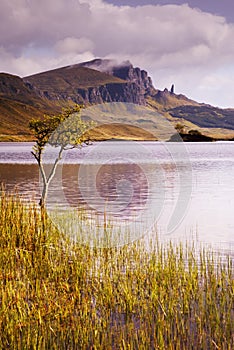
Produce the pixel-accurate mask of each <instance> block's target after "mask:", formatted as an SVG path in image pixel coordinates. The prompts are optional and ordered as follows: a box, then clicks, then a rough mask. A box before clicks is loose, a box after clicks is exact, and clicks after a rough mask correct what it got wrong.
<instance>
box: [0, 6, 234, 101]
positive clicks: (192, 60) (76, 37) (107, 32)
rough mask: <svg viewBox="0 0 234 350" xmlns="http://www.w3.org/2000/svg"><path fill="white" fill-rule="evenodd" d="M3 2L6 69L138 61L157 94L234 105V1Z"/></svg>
mask: <svg viewBox="0 0 234 350" xmlns="http://www.w3.org/2000/svg"><path fill="white" fill-rule="evenodd" d="M186 2H187V4H185V3H184V1H180V0H171V1H170V0H169V1H167V0H155V1H154V0H126V1H124V0H119V1H118V0H106V1H104V0H40V1H38V0H11V1H9V0H1V12H0V71H2V72H8V73H12V74H17V75H19V76H26V75H30V74H34V73H37V72H40V71H44V70H49V69H53V68H57V67H60V66H64V65H69V64H74V63H79V62H82V61H85V60H90V59H93V58H95V57H101V58H115V59H118V60H119V61H122V60H127V59H128V60H130V61H131V62H132V63H133V64H134V65H135V66H139V67H141V68H142V69H146V70H147V71H148V72H149V74H150V76H151V77H152V79H153V82H154V85H155V87H156V88H159V89H164V88H165V87H167V88H170V86H171V85H172V84H175V92H176V93H182V94H185V95H187V96H188V97H190V98H193V99H195V100H197V101H200V102H206V103H210V104H212V105H215V106H221V107H234V88H233V85H234V1H233V0H206V1H204V0H203V1H202V0H198V1H195V0H188V1H186Z"/></svg>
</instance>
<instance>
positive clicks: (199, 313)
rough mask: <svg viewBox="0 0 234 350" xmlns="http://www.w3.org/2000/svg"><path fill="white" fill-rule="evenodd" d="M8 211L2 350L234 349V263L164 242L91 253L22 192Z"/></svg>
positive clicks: (0, 275)
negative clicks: (61, 229) (51, 220)
mask: <svg viewBox="0 0 234 350" xmlns="http://www.w3.org/2000/svg"><path fill="white" fill-rule="evenodd" d="M0 207H1V208H0V213H1V214H0V215H1V220H0V232H1V233H0V348H1V349H40V350H43V349H66V350H67V349H134V350H135V349H144V350H145V349H186V350H188V349H222V350H225V349H229V350H231V349H233V348H234V339H233V323H234V310H233V295H234V283H233V266H232V263H231V259H230V258H228V257H227V259H226V260H225V261H224V260H222V261H221V259H219V257H218V256H217V255H216V254H212V253H211V252H210V251H204V250H201V251H200V253H197V251H195V249H194V248H193V247H192V246H183V245H182V244H181V245H176V246H175V245H172V244H170V243H169V244H164V245H163V244H160V243H158V242H157V244H154V245H152V247H151V248H146V247H145V246H144V243H143V242H141V241H138V242H135V243H132V244H131V245H127V246H124V247H119V248H118V247H116V248H108V249H107V248H102V249H98V248H89V247H87V246H85V245H78V244H75V243H73V242H71V241H69V238H68V237H67V236H66V235H65V234H62V233H60V232H58V231H57V229H56V227H54V226H53V224H52V223H51V222H50V221H49V219H48V218H47V217H46V214H43V213H41V212H40V210H38V208H37V206H36V205H33V204H31V205H27V206H26V205H25V203H24V202H23V201H22V200H21V199H20V198H19V197H17V196H16V195H15V194H14V195H9V194H8V195H7V194H5V193H4V192H3V193H2V195H1V199H0ZM86 227H87V226H86ZM90 234H91V232H90Z"/></svg>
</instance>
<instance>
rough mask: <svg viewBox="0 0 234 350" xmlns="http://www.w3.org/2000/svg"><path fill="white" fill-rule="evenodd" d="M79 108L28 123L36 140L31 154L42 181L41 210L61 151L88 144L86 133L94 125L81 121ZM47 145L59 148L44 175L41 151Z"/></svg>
mask: <svg viewBox="0 0 234 350" xmlns="http://www.w3.org/2000/svg"><path fill="white" fill-rule="evenodd" d="M81 108H82V106H76V107H74V108H72V109H65V110H63V112H62V113H61V114H58V115H55V116H48V115H45V116H44V118H43V119H32V120H31V121H30V122H29V128H30V130H31V131H32V132H33V134H34V136H35V138H36V144H35V146H34V147H33V150H32V152H31V153H32V155H33V156H34V158H35V159H36V161H37V163H38V166H39V170H40V174H41V177H42V181H43V190H42V194H41V198H40V201H39V205H40V206H41V208H44V206H45V203H46V199H47V194H48V189H49V184H50V182H51V180H52V178H53V176H54V175H55V171H56V168H57V165H58V163H59V161H60V159H61V158H62V153H63V151H64V150H67V149H71V148H76V147H82V145H83V144H89V142H90V139H89V137H88V133H87V131H88V129H90V128H91V127H93V126H94V125H95V124H94V122H92V121H91V122H86V121H83V120H82V119H81V116H80V111H81ZM47 144H48V145H50V146H53V147H59V152H58V156H57V157H56V159H55V161H54V163H53V166H52V168H51V170H50V172H49V174H48V175H46V172H45V168H44V165H43V162H42V155H43V151H44V150H45V146H46V145H47Z"/></svg>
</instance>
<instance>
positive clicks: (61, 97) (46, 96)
mask: <svg viewBox="0 0 234 350" xmlns="http://www.w3.org/2000/svg"><path fill="white" fill-rule="evenodd" d="M94 68H95V69H94ZM98 69H99V70H98ZM104 102H127V103H136V104H139V105H145V106H150V107H151V108H152V109H154V110H156V111H157V112H159V113H160V114H162V115H164V117H165V118H166V119H168V120H170V121H171V122H172V123H173V124H174V125H176V124H177V123H180V124H181V123H182V124H183V126H184V129H185V130H187V131H190V130H193V129H196V130H198V131H199V132H200V131H202V132H203V133H205V134H206V135H207V136H212V137H213V136H214V137H215V136H218V137H219V138H220V137H221V138H224V139H225V138H230V137H234V109H221V108H217V107H213V106H210V105H208V104H202V103H198V102H196V101H193V100H191V99H189V98H188V97H186V96H184V95H183V94H175V93H174V85H172V87H171V89H170V90H168V89H167V88H165V89H164V90H163V91H162V90H159V89H157V88H155V87H154V86H153V83H152V79H151V77H150V76H149V75H148V73H147V72H146V71H145V70H142V69H140V68H139V67H134V66H133V65H132V64H131V62H129V61H125V62H122V63H116V61H113V60H102V59H95V60H92V61H88V62H82V63H78V64H75V65H70V66H65V67H61V68H56V69H53V70H49V71H46V72H41V73H38V74H34V75H30V76H26V77H23V78H21V77H18V76H15V75H11V74H8V73H0V116H1V121H0V140H14V139H15V140H21V139H30V137H31V136H30V133H29V130H28V121H29V120H30V119H32V118H35V117H36V118H40V117H42V116H43V115H44V114H55V113H59V111H61V108H62V107H68V106H72V105H74V104H84V105H86V106H88V105H93V104H99V103H104ZM150 122H151V123H152V121H150ZM129 123H131V121H129ZM232 135H233V136H232Z"/></svg>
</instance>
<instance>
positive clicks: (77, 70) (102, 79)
mask: <svg viewBox="0 0 234 350" xmlns="http://www.w3.org/2000/svg"><path fill="white" fill-rule="evenodd" d="M24 81H29V82H30V83H32V84H35V85H36V86H37V88H39V89H40V90H46V91H49V92H50V91H51V93H53V92H59V93H62V92H67V93H74V92H75V90H74V89H77V88H80V89H87V88H89V87H96V86H100V85H105V84H111V83H113V84H114V83H118V84H119V83H126V81H125V80H122V79H119V78H116V77H113V76H112V75H109V74H106V73H101V72H98V71H96V70H94V69H90V68H85V67H79V66H77V65H74V66H68V67H63V68H58V69H54V70H51V71H48V72H43V73H39V74H35V75H32V76H28V77H25V78H24ZM51 82H53V84H51Z"/></svg>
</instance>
